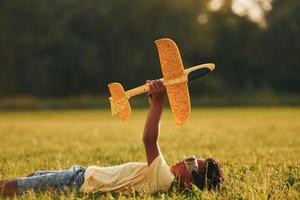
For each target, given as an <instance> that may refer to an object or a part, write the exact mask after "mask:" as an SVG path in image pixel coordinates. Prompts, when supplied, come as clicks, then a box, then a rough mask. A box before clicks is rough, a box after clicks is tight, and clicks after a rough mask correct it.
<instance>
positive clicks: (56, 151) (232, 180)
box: [0, 108, 300, 199]
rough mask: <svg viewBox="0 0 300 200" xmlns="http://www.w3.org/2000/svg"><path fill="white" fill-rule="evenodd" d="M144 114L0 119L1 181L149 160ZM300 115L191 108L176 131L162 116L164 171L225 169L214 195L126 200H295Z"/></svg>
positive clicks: (10, 115) (173, 193)
mask: <svg viewBox="0 0 300 200" xmlns="http://www.w3.org/2000/svg"><path fill="white" fill-rule="evenodd" d="M145 118H146V110H134V113H133V115H132V116H131V118H130V119H129V120H128V121H127V122H125V123H123V122H120V121H119V119H118V118H117V117H111V115H110V111H109V110H100V111H79V110H69V111H37V112H1V113H0V138H1V140H0V166H1V167H0V179H9V178H14V177H20V176H25V175H27V174H30V173H31V172H33V171H35V170H55V169H66V168H69V167H70V166H72V165H75V164H76V165H81V166H89V165H100V166H108V165H117V164H121V163H124V162H130V161H146V158H145V153H144V149H143V144H142V131H143V128H144V127H143V126H144V122H145ZM299 121H300V108H209V109H193V110H192V114H191V116H190V119H189V120H188V122H187V123H186V124H185V126H184V127H183V128H180V129H175V128H174V127H173V121H172V117H171V113H170V112H169V111H167V110H166V111H165V112H164V115H163V119H162V124H161V134H160V140H159V144H160V146H161V150H162V152H163V153H164V155H165V158H166V160H167V162H168V163H169V164H172V163H175V162H177V161H178V160H181V159H183V157H184V156H185V155H191V154H196V155H198V156H199V157H204V158H206V157H208V156H213V157H214V158H215V159H216V160H218V161H220V162H221V163H222V165H223V170H224V173H225V178H226V180H225V182H224V184H223V187H222V189H221V190H220V191H218V192H206V191H205V192H201V191H198V190H197V189H194V193H192V194H189V195H188V194H184V193H182V192H179V191H177V189H176V188H171V189H170V191H168V192H165V193H159V194H154V195H147V196H132V197H131V198H143V199H144V198H145V199H156V198H172V199H186V198H195V199H297V198H299V194H300V166H299V155H300V148H299V146H300V136H299V133H300V123H299ZM97 197H98V198H99V197H101V198H106V199H110V198H114V197H117V198H121V199H122V198H124V199H125V198H128V197H122V196H118V195H117V196H116V195H115V194H110V193H108V194H94V195H82V194H81V195H79V196H76V195H75V194H74V193H72V192H69V193H66V194H65V195H58V194H53V193H51V192H45V193H41V194H38V195H37V196H35V195H34V194H33V193H28V194H27V195H25V196H23V197H22V198H24V199H36V198H38V199H53V198H59V199H60V198H61V199H64V198H66V199H74V198H82V199H87V198H88V199H94V198H97Z"/></svg>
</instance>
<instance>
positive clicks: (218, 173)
mask: <svg viewBox="0 0 300 200" xmlns="http://www.w3.org/2000/svg"><path fill="white" fill-rule="evenodd" d="M205 162H206V170H205V172H204V173H200V174H199V176H200V177H201V183H200V185H201V186H202V187H201V188H200V189H202V190H203V189H204V188H207V189H208V190H211V189H219V187H220V185H221V183H222V181H223V180H224V176H223V172H222V170H221V165H220V164H219V163H217V162H216V161H215V160H214V159H213V158H207V159H206V160H205Z"/></svg>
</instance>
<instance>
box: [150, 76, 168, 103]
mask: <svg viewBox="0 0 300 200" xmlns="http://www.w3.org/2000/svg"><path fill="white" fill-rule="evenodd" d="M147 83H148V84H149V91H148V97H149V103H150V104H157V103H161V104H162V103H163V102H164V96H165V86H164V85H163V83H162V81H161V80H147Z"/></svg>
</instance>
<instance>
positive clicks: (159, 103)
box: [0, 80, 206, 197]
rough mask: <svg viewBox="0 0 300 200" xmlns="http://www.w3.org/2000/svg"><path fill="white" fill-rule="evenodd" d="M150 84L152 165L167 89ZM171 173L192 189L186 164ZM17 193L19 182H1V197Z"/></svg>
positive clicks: (202, 167) (147, 135)
mask: <svg viewBox="0 0 300 200" xmlns="http://www.w3.org/2000/svg"><path fill="white" fill-rule="evenodd" d="M147 83H148V84H149V93H148V96H149V104H150V108H149V112H148V115H147V119H146V123H145V128H144V134H143V141H144V146H145V150H146V156H147V163H148V165H150V164H151V163H152V162H153V160H154V159H155V158H156V157H157V156H158V155H159V145H158V134H159V124H160V119H161V115H162V111H163V104H164V96H165V87H164V85H163V83H162V82H161V81H160V80H153V81H147ZM198 166H199V167H198V172H204V171H205V168H206V163H205V160H203V159H198ZM170 169H171V172H172V173H173V174H174V176H175V177H176V178H177V179H178V180H179V182H180V185H181V186H182V187H185V188H190V186H191V183H192V181H193V179H192V175H191V174H190V173H189V172H188V171H187V170H186V168H185V165H184V162H183V161H181V162H178V163H176V164H174V165H172V166H171V167H170ZM29 176H30V175H29ZM16 192H17V181H16V180H11V181H6V180H3V181H0V197H1V196H2V197H7V196H13V195H15V194H16Z"/></svg>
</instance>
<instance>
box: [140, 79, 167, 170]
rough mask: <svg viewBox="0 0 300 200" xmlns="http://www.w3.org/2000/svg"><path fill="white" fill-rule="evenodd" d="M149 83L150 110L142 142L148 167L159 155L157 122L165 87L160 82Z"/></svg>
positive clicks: (161, 108) (159, 116)
mask: <svg viewBox="0 0 300 200" xmlns="http://www.w3.org/2000/svg"><path fill="white" fill-rule="evenodd" d="M147 82H148V83H149V93H148V96H149V103H150V108H149V112H148V116H147V119H146V123H145V128H144V134H143V141H144V146H145V150H146V156H147V162H148V165H150V164H151V163H152V161H153V160H154V159H155V158H156V157H157V156H158V154H159V146H158V143H157V140H158V133H159V121H160V118H161V114H162V110H163V104H164V95H165V87H164V85H163V84H162V82H161V81H160V80H154V81H147Z"/></svg>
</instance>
